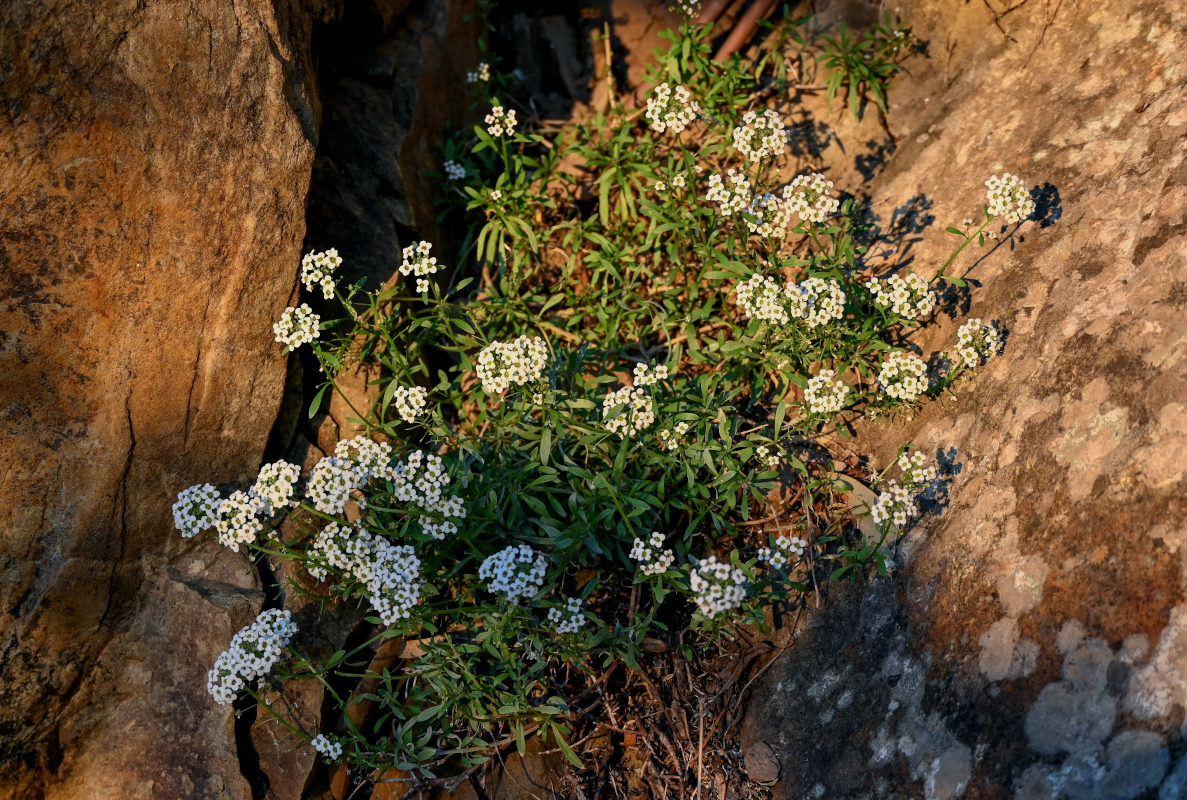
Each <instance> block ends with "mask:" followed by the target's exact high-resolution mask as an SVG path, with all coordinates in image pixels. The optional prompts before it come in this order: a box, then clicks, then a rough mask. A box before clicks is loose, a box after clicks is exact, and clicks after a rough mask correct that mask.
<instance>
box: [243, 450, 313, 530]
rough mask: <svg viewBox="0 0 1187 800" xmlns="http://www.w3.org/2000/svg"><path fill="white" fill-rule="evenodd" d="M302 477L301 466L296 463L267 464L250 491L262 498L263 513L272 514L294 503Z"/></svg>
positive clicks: (278, 462) (277, 462) (279, 462)
mask: <svg viewBox="0 0 1187 800" xmlns="http://www.w3.org/2000/svg"><path fill="white" fill-rule="evenodd" d="M300 478H301V468H300V467H298V466H297V465H296V464H290V463H289V462H287V461H276V462H274V463H272V464H265V465H264V466H263V467H261V468H260V474H259V475H258V476H256V482H255V483H254V484H252V487H251V488H250V489H249V490H248V493H249V494H252V495H254V496H256V497H258V498H259V499H260V500H262V501H263V509H262V510H263V513H265V514H267V515H268V516H271V515H273V514H275V513H277V512H278V511H280V510H281V509H284V508H288V507H289V505H291V504H292V502H293V497H294V496H295V495H296V493H297V481H298V480H300Z"/></svg>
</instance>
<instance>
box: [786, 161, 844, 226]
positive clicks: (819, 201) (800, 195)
mask: <svg viewBox="0 0 1187 800" xmlns="http://www.w3.org/2000/svg"><path fill="white" fill-rule="evenodd" d="M832 190H833V182H832V181H830V180H828V179H827V178H825V177H824V176H823V175H821V174H820V173H819V172H813V173H812V174H810V175H797V176H796V178H795V180H793V181H792V182H791V183H789V184H787V185H786V186H784V187H783V202H784V203H786V204H787V209H788V211H789V212H794V213H795V214H798V215H799V218H800V219H801V220H803V221H804V222H817V223H821V222H824V220H825V219H826V218H827V217H829V216H831V215H832V214H835V213H837V209H838V208H840V207H841V201H840V200H838V199H837V198H835V197H832V196H831V195H830V192H832Z"/></svg>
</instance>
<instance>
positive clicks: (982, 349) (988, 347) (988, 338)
mask: <svg viewBox="0 0 1187 800" xmlns="http://www.w3.org/2000/svg"><path fill="white" fill-rule="evenodd" d="M956 337H957V341H958V342H959V343H958V344H957V346H956V354H957V355H958V356H959V357H960V359H961V360H962V361H963V362H964V363H965V364H967V365H968V366H970V367H976V366H978V365H980V363H981V360H982V359H988V358H993V357H994V356H995V355H997V352H998V350H999V349H1000V348H1001V336H1000V335H999V334H998V332H997V328H995V327H993V326H992V325H986V324H985V323H983V322H982V321H981V320H980V319H970V320H969V321H968V322H966V323H965V324H963V325H961V326H960V330H958V331H957V332H956Z"/></svg>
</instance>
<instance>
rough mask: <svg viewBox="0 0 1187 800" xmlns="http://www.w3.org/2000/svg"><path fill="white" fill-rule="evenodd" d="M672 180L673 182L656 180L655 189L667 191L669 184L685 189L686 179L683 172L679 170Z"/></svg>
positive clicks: (674, 187) (675, 187)
mask: <svg viewBox="0 0 1187 800" xmlns="http://www.w3.org/2000/svg"><path fill="white" fill-rule="evenodd" d="M671 181H672V182H671V184H668V183H665V182H664V181H662V180H661V181H656V182H655V190H656V191H657V192H666V191H668V186H669V185H670V186H671V187H672V188H673V189H683V188H684V186H685V179H684V174H683V173H679V172H678V173H676V174H675V175H673V176H672V178H671Z"/></svg>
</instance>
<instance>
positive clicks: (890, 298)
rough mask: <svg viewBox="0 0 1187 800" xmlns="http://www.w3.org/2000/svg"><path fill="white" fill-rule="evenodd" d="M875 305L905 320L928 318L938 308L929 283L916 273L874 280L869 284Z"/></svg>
mask: <svg viewBox="0 0 1187 800" xmlns="http://www.w3.org/2000/svg"><path fill="white" fill-rule="evenodd" d="M869 287H870V292H871V293H872V294H873V295H874V305H876V306H878V308H888V309H890V310H891V311H892V312H893V313H895V314H898V315H899V316H900V317H902V318H903V319H919V318H920V317H926V316H927V315H928V314H930V313H931V312H932V310H933V309H934V308H935V307H936V296H935V294H933V293H932V292H931V290H930V288H929V287H928V285H927V281H925V280H924V279H923V278H921V277H919V276H918V275H916V274H915V273H914V272H907V273H906V274H904V275H901V276H900V275H891V276H890V277H889V278H886V279H884V280H878V279H877V278H874V279H872V280H871V281H870V283H869Z"/></svg>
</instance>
